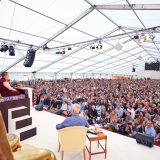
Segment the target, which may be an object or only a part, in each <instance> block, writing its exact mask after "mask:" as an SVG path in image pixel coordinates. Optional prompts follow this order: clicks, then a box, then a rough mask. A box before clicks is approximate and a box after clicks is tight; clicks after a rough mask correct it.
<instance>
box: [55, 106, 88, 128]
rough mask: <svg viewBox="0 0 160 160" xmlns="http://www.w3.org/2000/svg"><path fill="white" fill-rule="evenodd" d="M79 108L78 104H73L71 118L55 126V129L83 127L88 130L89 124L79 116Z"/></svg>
mask: <svg viewBox="0 0 160 160" xmlns="http://www.w3.org/2000/svg"><path fill="white" fill-rule="evenodd" d="M80 111H81V107H80V105H79V104H74V105H73V107H72V116H71V117H69V118H66V119H65V120H64V121H63V122H62V123H60V124H57V125H56V129H62V128H66V127H72V126H84V127H87V128H89V124H88V122H87V120H86V119H85V118H84V117H81V116H79V113H80Z"/></svg>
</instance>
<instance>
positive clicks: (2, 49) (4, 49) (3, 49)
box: [0, 44, 8, 52]
mask: <svg viewBox="0 0 160 160" xmlns="http://www.w3.org/2000/svg"><path fill="white" fill-rule="evenodd" d="M7 50H8V46H7V45H6V44H2V45H1V48H0V51H1V52H6V51H7Z"/></svg>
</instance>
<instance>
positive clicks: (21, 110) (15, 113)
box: [11, 107, 30, 119]
mask: <svg viewBox="0 0 160 160" xmlns="http://www.w3.org/2000/svg"><path fill="white" fill-rule="evenodd" d="M11 112H12V119H14V118H19V117H22V116H26V115H30V111H29V109H28V107H18V108H17V109H16V110H12V111H11Z"/></svg>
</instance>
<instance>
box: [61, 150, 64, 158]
mask: <svg viewBox="0 0 160 160" xmlns="http://www.w3.org/2000/svg"><path fill="white" fill-rule="evenodd" d="M63 158H64V151H61V160H63Z"/></svg>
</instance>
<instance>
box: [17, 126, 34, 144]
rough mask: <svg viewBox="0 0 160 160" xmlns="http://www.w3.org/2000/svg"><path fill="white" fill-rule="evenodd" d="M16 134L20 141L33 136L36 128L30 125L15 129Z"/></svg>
mask: <svg viewBox="0 0 160 160" xmlns="http://www.w3.org/2000/svg"><path fill="white" fill-rule="evenodd" d="M15 134H16V135H18V136H19V137H20V141H23V140H25V139H28V138H30V137H33V136H35V135H36V134H37V128H36V127H33V126H32V125H30V126H27V127H23V128H21V129H18V130H16V132H15Z"/></svg>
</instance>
